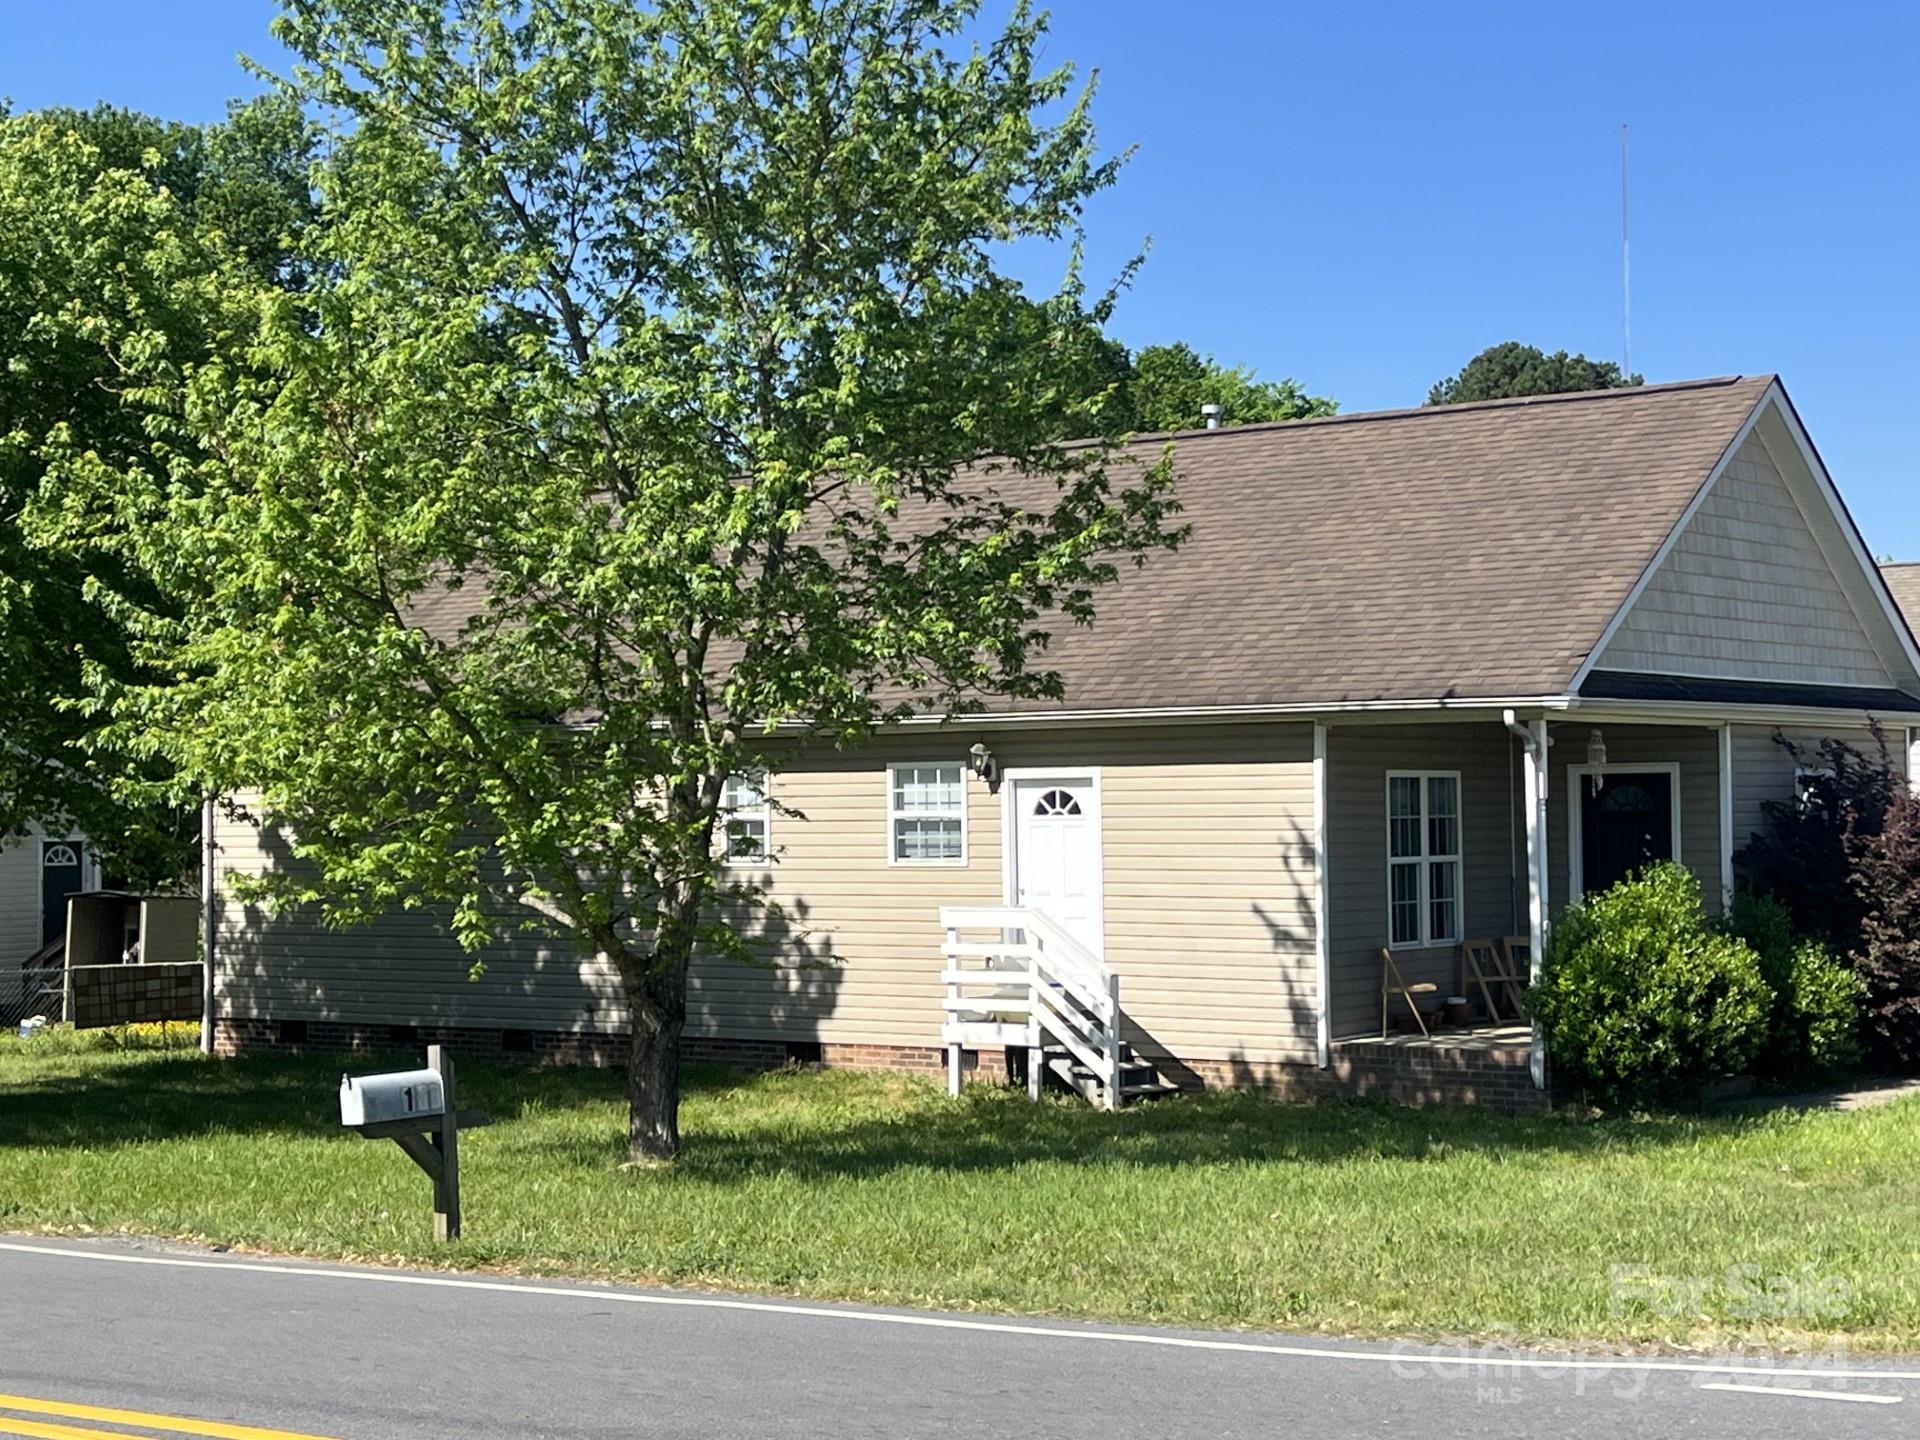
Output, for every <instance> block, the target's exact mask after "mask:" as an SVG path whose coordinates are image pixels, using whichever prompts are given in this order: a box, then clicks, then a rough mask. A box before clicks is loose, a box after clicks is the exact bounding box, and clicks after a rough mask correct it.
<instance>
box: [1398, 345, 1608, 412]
mask: <svg viewBox="0 0 1920 1440" xmlns="http://www.w3.org/2000/svg"><path fill="white" fill-rule="evenodd" d="M1643 383H1645V382H1644V381H1643V380H1642V378H1641V377H1640V376H1638V375H1623V374H1622V373H1621V372H1620V367H1619V366H1618V365H1616V364H1614V363H1613V362H1612V361H1611V360H1589V359H1588V358H1587V357H1586V356H1584V355H1569V354H1568V353H1567V352H1566V351H1565V350H1556V351H1554V352H1553V354H1551V355H1549V354H1547V353H1546V351H1544V350H1542V349H1540V348H1539V346H1537V345H1522V344H1521V343H1520V342H1519V341H1518V340H1508V341H1506V342H1505V343H1503V344H1500V345H1489V346H1488V347H1487V348H1486V349H1485V350H1482V351H1481V352H1480V353H1479V354H1478V355H1476V356H1474V357H1473V359H1471V360H1469V361H1468V362H1467V363H1466V364H1465V365H1464V366H1463V367H1462V368H1461V370H1460V373H1459V374H1457V375H1450V376H1448V377H1447V378H1446V379H1445V380H1442V381H1440V382H1439V383H1438V384H1437V385H1435V386H1434V387H1433V389H1432V390H1430V391H1429V392H1428V393H1427V404H1429V405H1460V404H1464V403H1466V402H1467V401H1470V400H1506V399H1512V398H1515V397H1519V396H1525V395H1564V394H1568V393H1571V392H1574V391H1579V390H1618V389H1621V388H1623V387H1627V386H1632V385H1640V384H1643Z"/></svg>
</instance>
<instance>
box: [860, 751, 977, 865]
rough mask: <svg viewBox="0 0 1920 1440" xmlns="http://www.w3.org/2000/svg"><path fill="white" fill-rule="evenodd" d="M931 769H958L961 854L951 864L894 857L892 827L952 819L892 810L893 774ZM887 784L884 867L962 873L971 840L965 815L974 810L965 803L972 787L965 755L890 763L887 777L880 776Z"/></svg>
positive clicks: (941, 815)
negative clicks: (900, 822)
mask: <svg viewBox="0 0 1920 1440" xmlns="http://www.w3.org/2000/svg"><path fill="white" fill-rule="evenodd" d="M932 765H958V766H959V767H960V810H959V814H958V818H959V821H960V854H959V856H958V857H957V858H954V859H951V860H903V859H900V858H899V857H898V856H897V855H896V854H895V847H894V843H893V827H894V823H895V822H896V821H899V820H924V819H928V818H930V817H931V818H934V819H945V820H951V819H954V818H955V817H954V816H953V815H947V814H941V813H939V812H928V811H924V810H922V811H905V810H896V809H894V808H893V789H894V785H893V776H894V772H895V771H896V770H912V769H916V768H918V769H922V770H924V769H926V768H927V767H929V766H932ZM881 778H882V779H883V780H885V781H886V784H887V793H886V807H887V835H886V841H887V864H888V865H889V866H890V867H900V868H903V869H908V870H964V869H965V868H966V865H967V859H968V857H969V856H970V855H971V854H972V853H973V840H972V836H971V834H970V829H969V826H968V823H967V811H969V810H970V809H972V808H973V807H972V806H971V805H970V804H969V803H968V801H969V798H970V794H971V791H972V785H973V772H972V771H971V770H970V769H968V767H967V760H966V757H965V756H964V755H961V756H953V755H946V756H941V757H940V758H938V759H933V760H889V761H888V762H887V769H886V773H885V774H884V775H882V776H881Z"/></svg>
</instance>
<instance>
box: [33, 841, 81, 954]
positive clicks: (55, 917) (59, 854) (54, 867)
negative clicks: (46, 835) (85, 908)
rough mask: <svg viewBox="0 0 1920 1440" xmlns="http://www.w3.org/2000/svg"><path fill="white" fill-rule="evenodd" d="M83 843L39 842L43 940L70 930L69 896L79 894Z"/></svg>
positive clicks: (60, 936)
mask: <svg viewBox="0 0 1920 1440" xmlns="http://www.w3.org/2000/svg"><path fill="white" fill-rule="evenodd" d="M81 848H82V847H81V845H80V842H79V841H77V840H42V841H41V842H40V943H41V944H42V945H45V944H46V943H47V942H48V941H50V940H59V939H63V938H65V936H66V933H67V897H68V896H69V895H77V894H79V893H80V877H81Z"/></svg>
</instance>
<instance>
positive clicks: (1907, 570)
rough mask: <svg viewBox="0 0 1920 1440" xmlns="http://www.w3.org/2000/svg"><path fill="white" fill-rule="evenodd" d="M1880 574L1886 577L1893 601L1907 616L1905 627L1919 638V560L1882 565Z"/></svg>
mask: <svg viewBox="0 0 1920 1440" xmlns="http://www.w3.org/2000/svg"><path fill="white" fill-rule="evenodd" d="M1880 574H1881V575H1882V576H1883V577H1884V578H1885V579H1886V582H1887V589H1889V590H1891V591H1892V592H1893V603H1894V604H1896V605H1898V606H1899V607H1900V612H1901V614H1903V615H1905V616H1906V617H1907V628H1908V629H1909V630H1911V631H1913V633H1914V635H1915V637H1916V638H1920V560H1912V561H1908V562H1906V563H1905V564H1900V565H1882V566H1881V567H1880Z"/></svg>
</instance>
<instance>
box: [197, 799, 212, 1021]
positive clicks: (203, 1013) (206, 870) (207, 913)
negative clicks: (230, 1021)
mask: <svg viewBox="0 0 1920 1440" xmlns="http://www.w3.org/2000/svg"><path fill="white" fill-rule="evenodd" d="M213 876H214V864H213V796H212V795H208V796H207V798H206V799H205V800H204V801H203V802H201V805H200V1053H201V1054H202V1055H211V1054H212V1053H213V956H214V919H215V914H214V897H213Z"/></svg>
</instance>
